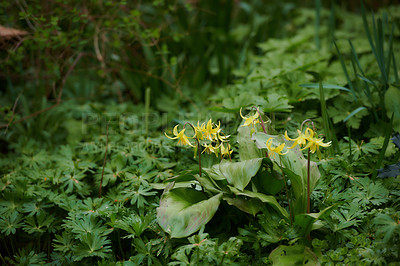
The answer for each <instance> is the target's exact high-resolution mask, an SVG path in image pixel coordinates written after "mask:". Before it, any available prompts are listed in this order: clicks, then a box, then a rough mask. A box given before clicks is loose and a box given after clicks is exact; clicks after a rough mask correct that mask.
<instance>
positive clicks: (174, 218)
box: [157, 188, 222, 238]
mask: <svg viewBox="0 0 400 266" xmlns="http://www.w3.org/2000/svg"><path fill="white" fill-rule="evenodd" d="M221 198H222V193H220V194H217V195H215V196H213V197H211V198H207V196H206V195H205V194H204V193H203V192H201V191H197V190H194V189H187V188H177V189H172V190H170V191H168V192H166V193H165V194H163V196H162V197H161V200H160V207H158V208H157V221H158V223H159V224H160V226H161V228H162V229H163V230H164V231H165V232H167V233H169V234H170V235H171V237H174V238H182V237H187V236H189V235H191V234H193V233H194V232H196V231H198V230H199V229H200V228H201V227H202V226H203V225H205V224H207V223H208V222H209V221H210V220H211V218H212V217H213V216H214V214H215V212H216V211H217V209H218V206H219V203H220V201H221Z"/></svg>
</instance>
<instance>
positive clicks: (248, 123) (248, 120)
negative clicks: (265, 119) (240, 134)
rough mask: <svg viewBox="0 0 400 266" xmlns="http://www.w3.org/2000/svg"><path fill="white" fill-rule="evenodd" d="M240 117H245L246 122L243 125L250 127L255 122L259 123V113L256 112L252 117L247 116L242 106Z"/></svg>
mask: <svg viewBox="0 0 400 266" xmlns="http://www.w3.org/2000/svg"><path fill="white" fill-rule="evenodd" d="M240 117H241V118H243V119H244V124H243V125H242V127H248V126H251V125H254V124H258V123H259V121H258V113H257V112H256V113H255V114H254V115H252V116H250V117H245V116H243V115H242V108H240Z"/></svg>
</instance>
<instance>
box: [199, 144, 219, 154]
mask: <svg viewBox="0 0 400 266" xmlns="http://www.w3.org/2000/svg"><path fill="white" fill-rule="evenodd" d="M203 147H204V150H203V151H202V152H201V153H204V152H207V153H208V154H211V153H215V156H217V157H218V152H219V146H218V147H214V146H213V145H212V144H206V143H204V144H203Z"/></svg>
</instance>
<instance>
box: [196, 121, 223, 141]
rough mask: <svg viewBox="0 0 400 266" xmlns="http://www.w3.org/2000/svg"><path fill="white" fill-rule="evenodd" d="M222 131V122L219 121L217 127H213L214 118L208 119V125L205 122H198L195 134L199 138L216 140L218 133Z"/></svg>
mask: <svg viewBox="0 0 400 266" xmlns="http://www.w3.org/2000/svg"><path fill="white" fill-rule="evenodd" d="M220 131H221V123H218V125H217V126H216V128H213V123H212V120H211V119H210V120H208V122H207V125H206V124H205V123H203V124H201V126H200V125H199V122H197V127H195V136H196V137H197V138H198V139H199V140H202V139H207V140H209V141H214V140H216V139H217V134H218V133H219V132H220Z"/></svg>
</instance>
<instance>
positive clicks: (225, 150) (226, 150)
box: [221, 143, 232, 156]
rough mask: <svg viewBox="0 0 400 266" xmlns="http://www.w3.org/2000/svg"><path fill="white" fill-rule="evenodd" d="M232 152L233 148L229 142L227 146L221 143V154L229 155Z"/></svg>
mask: <svg viewBox="0 0 400 266" xmlns="http://www.w3.org/2000/svg"><path fill="white" fill-rule="evenodd" d="M231 153H232V150H231V145H229V143H228V144H227V147H225V145H223V144H222V145H221V154H222V156H229V155H230V154H231Z"/></svg>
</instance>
